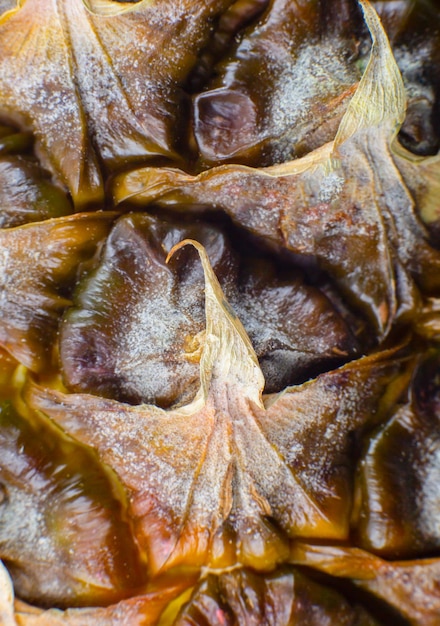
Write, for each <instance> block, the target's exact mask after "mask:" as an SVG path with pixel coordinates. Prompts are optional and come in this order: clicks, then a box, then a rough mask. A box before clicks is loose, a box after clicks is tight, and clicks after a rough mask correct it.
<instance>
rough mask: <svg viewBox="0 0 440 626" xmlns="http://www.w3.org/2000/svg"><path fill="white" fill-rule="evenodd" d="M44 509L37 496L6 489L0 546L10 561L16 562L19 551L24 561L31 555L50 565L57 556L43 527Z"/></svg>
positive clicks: (43, 504)
mask: <svg viewBox="0 0 440 626" xmlns="http://www.w3.org/2000/svg"><path fill="white" fill-rule="evenodd" d="M46 506H47V504H46V503H45V502H44V500H43V501H41V496H40V495H39V494H38V495H36V496H34V495H32V494H30V493H27V492H23V490H21V489H17V490H9V500H8V501H7V503H6V505H5V507H4V511H3V512H2V515H1V516H0V522H1V523H0V529H3V530H2V531H1V532H0V543H1V544H2V545H3V552H4V554H5V556H8V553H9V552H11V556H12V559H16V558H17V557H18V551H20V552H21V554H22V558H23V559H25V558H26V556H25V555H31V558H32V559H34V560H37V561H39V562H42V561H46V562H47V563H50V562H53V560H54V559H55V557H56V554H55V548H54V545H53V542H52V540H51V537H50V535H49V533H48V530H47V527H46V521H45V515H44V513H45V508H46ZM3 533H5V536H4V534H3Z"/></svg>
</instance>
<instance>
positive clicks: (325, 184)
mask: <svg viewBox="0 0 440 626" xmlns="http://www.w3.org/2000/svg"><path fill="white" fill-rule="evenodd" d="M320 183H321V184H320V187H319V192H318V199H319V201H320V202H326V203H329V202H332V201H333V200H336V199H337V198H338V197H339V195H340V193H341V191H342V189H343V188H344V184H345V178H343V177H342V176H340V175H339V174H338V173H337V172H330V173H329V174H327V175H326V176H323V177H322V178H321V181H320Z"/></svg>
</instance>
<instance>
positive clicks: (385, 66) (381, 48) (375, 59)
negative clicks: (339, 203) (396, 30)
mask: <svg viewBox="0 0 440 626" xmlns="http://www.w3.org/2000/svg"><path fill="white" fill-rule="evenodd" d="M358 2H359V4H360V5H361V7H362V10H363V13H364V19H365V22H366V24H367V26H368V29H369V31H370V35H371V39H372V42H373V43H372V47H371V53H370V59H369V61H368V65H367V68H366V70H365V72H364V75H363V76H362V79H361V81H360V83H359V87H358V88H357V90H356V93H355V94H354V96H353V98H352V99H351V101H350V104H349V105H348V108H347V111H346V113H345V115H344V117H343V118H342V121H341V123H340V125H339V129H338V132H337V135H336V138H335V141H334V147H335V148H338V146H340V145H341V144H342V143H344V141H346V140H347V139H349V138H350V137H352V136H353V135H355V134H356V133H357V132H358V131H361V130H363V129H366V128H372V127H384V128H385V130H386V131H387V132H389V134H390V137H389V139H390V141H391V140H392V139H393V138H394V137H395V135H396V134H397V132H398V130H399V128H400V126H401V124H402V123H403V120H404V119H405V112H406V93H405V87H404V84H403V80H402V76H401V74H400V70H399V68H398V66H397V63H396V60H395V58H394V54H393V51H392V49H391V45H390V42H389V40H388V37H387V34H386V32H385V30H384V28H383V26H382V23H381V21H380V18H379V16H378V14H377V13H376V11H375V9H374V8H373V7H372V6H371V4H370V3H369V2H368V0H358Z"/></svg>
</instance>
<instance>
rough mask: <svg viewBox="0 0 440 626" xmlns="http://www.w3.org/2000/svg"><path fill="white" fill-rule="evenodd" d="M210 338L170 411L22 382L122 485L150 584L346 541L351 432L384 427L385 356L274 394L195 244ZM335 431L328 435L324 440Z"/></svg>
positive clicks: (391, 365)
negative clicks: (183, 572) (319, 542)
mask: <svg viewBox="0 0 440 626" xmlns="http://www.w3.org/2000/svg"><path fill="white" fill-rule="evenodd" d="M187 243H191V244H192V245H193V246H195V247H196V248H197V250H198V252H199V255H200V258H201V261H202V264H203V269H204V273H205V294H206V311H205V313H206V329H207V340H206V342H205V344H204V347H203V353H202V358H201V364H200V375H201V392H200V393H199V394H198V395H197V396H196V397H195V399H194V400H193V401H192V402H190V403H189V404H187V405H185V406H182V407H179V408H176V409H170V410H167V411H164V410H162V409H159V408H158V407H157V406H153V405H140V406H136V407H134V406H129V405H126V404H123V403H120V402H117V401H114V400H106V399H103V398H99V397H96V396H91V395H86V394H68V395H66V394H63V393H60V392H57V391H54V390H50V389H44V388H42V387H40V386H37V385H36V384H30V385H29V387H28V391H27V394H26V397H27V400H28V401H29V403H30V404H31V406H33V407H35V408H37V409H39V410H40V411H42V412H43V413H45V414H46V415H48V416H49V417H51V418H52V419H53V420H54V421H55V422H56V423H57V424H58V425H59V426H60V427H61V428H63V429H64V430H65V431H66V433H68V434H69V435H70V436H72V437H74V438H75V439H77V440H79V441H81V442H82V443H85V444H87V445H90V446H93V448H94V449H95V450H96V451H97V452H98V454H99V456H100V459H101V461H102V462H104V463H106V464H108V465H109V466H111V467H112V468H113V469H114V471H115V472H116V473H117V474H118V476H119V478H120V480H121V482H122V484H123V485H124V486H125V488H126V490H127V493H128V498H129V502H130V508H131V514H132V516H133V518H134V519H135V520H136V523H135V534H136V537H137V540H138V541H139V544H140V545H141V547H142V548H143V549H144V550H145V551H146V553H147V555H148V562H149V568H150V573H151V574H153V575H157V574H158V573H159V572H162V571H165V570H170V569H172V568H174V567H177V566H182V565H186V566H189V565H191V566H192V567H197V566H198V567H201V566H202V565H204V566H209V567H212V568H219V567H229V566H232V565H236V564H241V565H247V566H251V567H253V568H256V569H267V568H268V567H273V566H274V565H275V564H276V563H278V562H280V561H283V560H284V559H285V557H286V554H287V551H288V545H289V540H290V538H293V537H297V536H303V535H306V536H311V535H312V536H314V537H317V538H321V539H332V540H333V539H344V538H346V537H347V536H348V528H349V511H350V502H349V498H347V493H348V492H349V489H348V483H347V481H348V480H349V475H350V471H348V468H349V467H350V466H351V463H352V461H350V445H351V444H350V441H351V437H352V433H353V432H354V431H356V430H362V429H363V428H364V427H365V426H366V425H367V424H368V423H370V422H371V419H372V416H375V417H374V419H375V420H376V419H380V415H381V408H380V407H381V400H380V399H381V397H382V395H383V394H384V393H385V391H386V390H387V389H388V388H389V386H390V384H391V383H392V381H393V380H394V379H395V378H396V377H397V376H398V374H399V372H400V370H401V363H400V361H399V359H396V358H394V353H393V352H392V351H391V352H390V351H386V352H384V353H378V354H376V355H374V356H369V357H363V358H361V359H359V360H356V361H353V362H351V363H348V364H347V365H345V366H343V367H341V368H340V369H337V370H333V371H331V372H328V373H326V374H322V375H321V376H319V377H318V378H316V379H314V380H312V381H310V382H308V383H305V384H303V385H298V386H295V387H291V388H288V389H287V390H285V391H284V392H283V393H282V394H279V395H278V396H274V397H271V399H270V402H268V403H267V408H265V406H264V404H262V397H261V390H262V375H261V372H260V370H259V368H258V366H257V363H256V359H255V354H254V352H253V350H252V348H251V347H250V343H249V339H248V338H247V336H246V334H245V331H244V329H243V328H242V326H241V324H240V322H239V321H238V320H237V319H236V316H235V315H234V313H232V312H231V309H230V307H229V305H227V304H226V303H225V298H224V296H223V293H222V291H221V288H220V286H219V284H218V281H217V279H216V277H215V276H214V275H213V273H212V269H211V267H210V264H209V261H208V258H207V256H206V253H205V252H204V250H203V248H202V247H201V245H200V244H198V243H197V242H187V241H184V242H182V243H181V244H178V245H177V246H176V247H175V248H174V250H172V252H173V253H174V252H176V251H177V249H178V248H180V247H182V246H183V245H185V244H187ZM330 432H331V436H330Z"/></svg>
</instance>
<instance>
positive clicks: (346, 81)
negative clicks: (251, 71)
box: [268, 39, 357, 135]
mask: <svg viewBox="0 0 440 626" xmlns="http://www.w3.org/2000/svg"><path fill="white" fill-rule="evenodd" d="M296 54H297V56H296V59H295V62H293V63H292V64H291V66H290V67H288V68H287V69H286V70H285V71H283V72H281V74H280V76H279V80H278V82H277V88H276V91H275V97H274V99H273V101H272V103H271V106H270V109H269V111H268V119H269V120H270V122H271V126H272V128H271V131H270V132H271V133H273V132H275V133H278V134H279V135H282V134H284V133H285V132H286V131H287V130H288V129H289V128H290V129H293V130H292V132H294V129H295V126H297V125H298V124H299V123H301V122H302V121H304V120H306V119H307V116H308V114H309V112H310V108H311V107H312V106H313V105H314V102H315V99H313V100H311V99H310V94H316V98H317V99H320V97H322V96H323V95H324V96H331V95H335V96H336V95H337V94H338V92H339V91H340V88H341V85H351V84H353V82H355V80H356V78H357V77H355V76H354V72H353V69H352V68H350V67H349V66H347V63H346V61H345V60H344V58H343V57H342V55H340V54H339V53H338V51H337V50H335V49H334V44H333V43H332V42H331V41H330V42H329V41H328V40H325V39H324V40H323V41H320V42H316V43H314V44H310V42H309V43H308V44H307V45H305V46H302V47H301V48H299V49H298V50H297V51H296Z"/></svg>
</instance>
